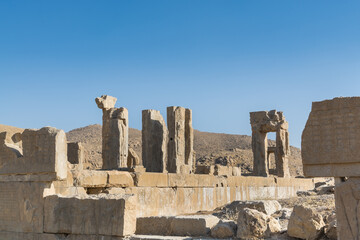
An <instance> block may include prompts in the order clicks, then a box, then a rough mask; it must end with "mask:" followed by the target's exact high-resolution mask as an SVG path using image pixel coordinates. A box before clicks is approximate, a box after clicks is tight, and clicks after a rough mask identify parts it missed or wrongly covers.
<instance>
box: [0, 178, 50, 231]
mask: <svg viewBox="0 0 360 240" xmlns="http://www.w3.org/2000/svg"><path fill="white" fill-rule="evenodd" d="M49 185H50V184H48V183H39V182H0V232H1V231H11V232H34V233H42V232H43V216H44V214H43V209H44V208H43V205H44V199H43V191H44V189H45V188H46V187H48V186H49Z"/></svg>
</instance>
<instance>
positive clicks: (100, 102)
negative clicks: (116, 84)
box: [95, 95, 117, 110]
mask: <svg viewBox="0 0 360 240" xmlns="http://www.w3.org/2000/svg"><path fill="white" fill-rule="evenodd" d="M116 100H117V98H116V97H112V96H109V95H102V96H101V97H97V98H95V102H96V104H97V106H98V108H100V109H105V110H108V109H111V108H114V107H115V103H116Z"/></svg>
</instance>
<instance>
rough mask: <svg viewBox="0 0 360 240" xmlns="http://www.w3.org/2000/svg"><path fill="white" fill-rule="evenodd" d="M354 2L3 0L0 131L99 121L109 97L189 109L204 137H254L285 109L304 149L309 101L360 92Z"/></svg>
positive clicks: (134, 106) (133, 107) (133, 111)
mask: <svg viewBox="0 0 360 240" xmlns="http://www.w3.org/2000/svg"><path fill="white" fill-rule="evenodd" d="M359 12H360V1H333V0H325V1H323V0H318V1H310V0H308V1H289V0H284V1H278V0H273V1H269V0H264V1H252V0H251V1H250V0H248V1H240V0H237V1H220V0H219V1H211V0H206V1H205V0H202V1H200V0H199V1H197V0H189V1H186V0H182V1H168V0H164V1H149V0H146V1H145V0H144V1H119V0H116V1H110V0H108V1H89V0H87V1H80V0H76V1H73V0H71V1H70V0H69V1H66V0H61V1H48V0H46V1H45V0H44V1H20V0H19V1H11V0H3V1H0V83H1V85H0V86H1V87H0V89H1V94H0V107H1V114H0V123H1V124H6V125H13V126H18V127H23V128H40V127H42V126H54V127H57V128H61V129H64V130H66V131H68V130H71V129H74V128H78V127H82V126H86V125H89V124H94V123H101V110H100V109H98V108H97V106H96V104H95V101H94V98H95V97H97V96H100V95H102V94H109V95H112V96H115V97H117V98H118V103H117V106H123V107H126V108H128V110H129V115H130V116H129V118H130V119H129V120H130V127H134V128H137V129H141V110H142V109H157V110H160V111H161V112H162V114H163V115H164V117H165V115H166V107H167V106H171V105H179V106H184V107H189V108H191V109H193V126H194V128H196V129H199V130H201V131H210V132H224V133H234V134H248V135H250V134H251V129H250V124H249V112H250V111H260V110H271V109H277V110H282V111H284V114H285V116H286V118H287V119H288V121H289V125H290V141H291V144H292V145H295V146H298V147H299V146H300V143H301V132H302V130H303V128H304V126H305V123H306V120H307V117H308V114H309V112H310V108H311V102H312V101H319V100H323V99H329V98H333V97H337V96H356V95H360V92H359V91H360V14H359Z"/></svg>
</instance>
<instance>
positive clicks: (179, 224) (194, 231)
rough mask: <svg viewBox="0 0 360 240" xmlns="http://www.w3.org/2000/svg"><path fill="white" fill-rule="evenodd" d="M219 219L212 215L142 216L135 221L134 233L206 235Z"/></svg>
mask: <svg viewBox="0 0 360 240" xmlns="http://www.w3.org/2000/svg"><path fill="white" fill-rule="evenodd" d="M219 221H220V219H219V218H217V217H215V216H213V215H186V216H159V217H158V216H156V217H142V218H138V219H137V221H136V234H139V235H160V236H199V237H206V236H208V235H209V233H210V229H211V228H212V227H214V226H215V225H216V224H217V223H218V222H219Z"/></svg>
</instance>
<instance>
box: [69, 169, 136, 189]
mask: <svg viewBox="0 0 360 240" xmlns="http://www.w3.org/2000/svg"><path fill="white" fill-rule="evenodd" d="M73 174H74V183H75V186H80V187H87V188H96V187H133V186H134V180H133V178H132V176H131V175H130V173H129V172H126V171H104V170H82V171H73Z"/></svg>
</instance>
